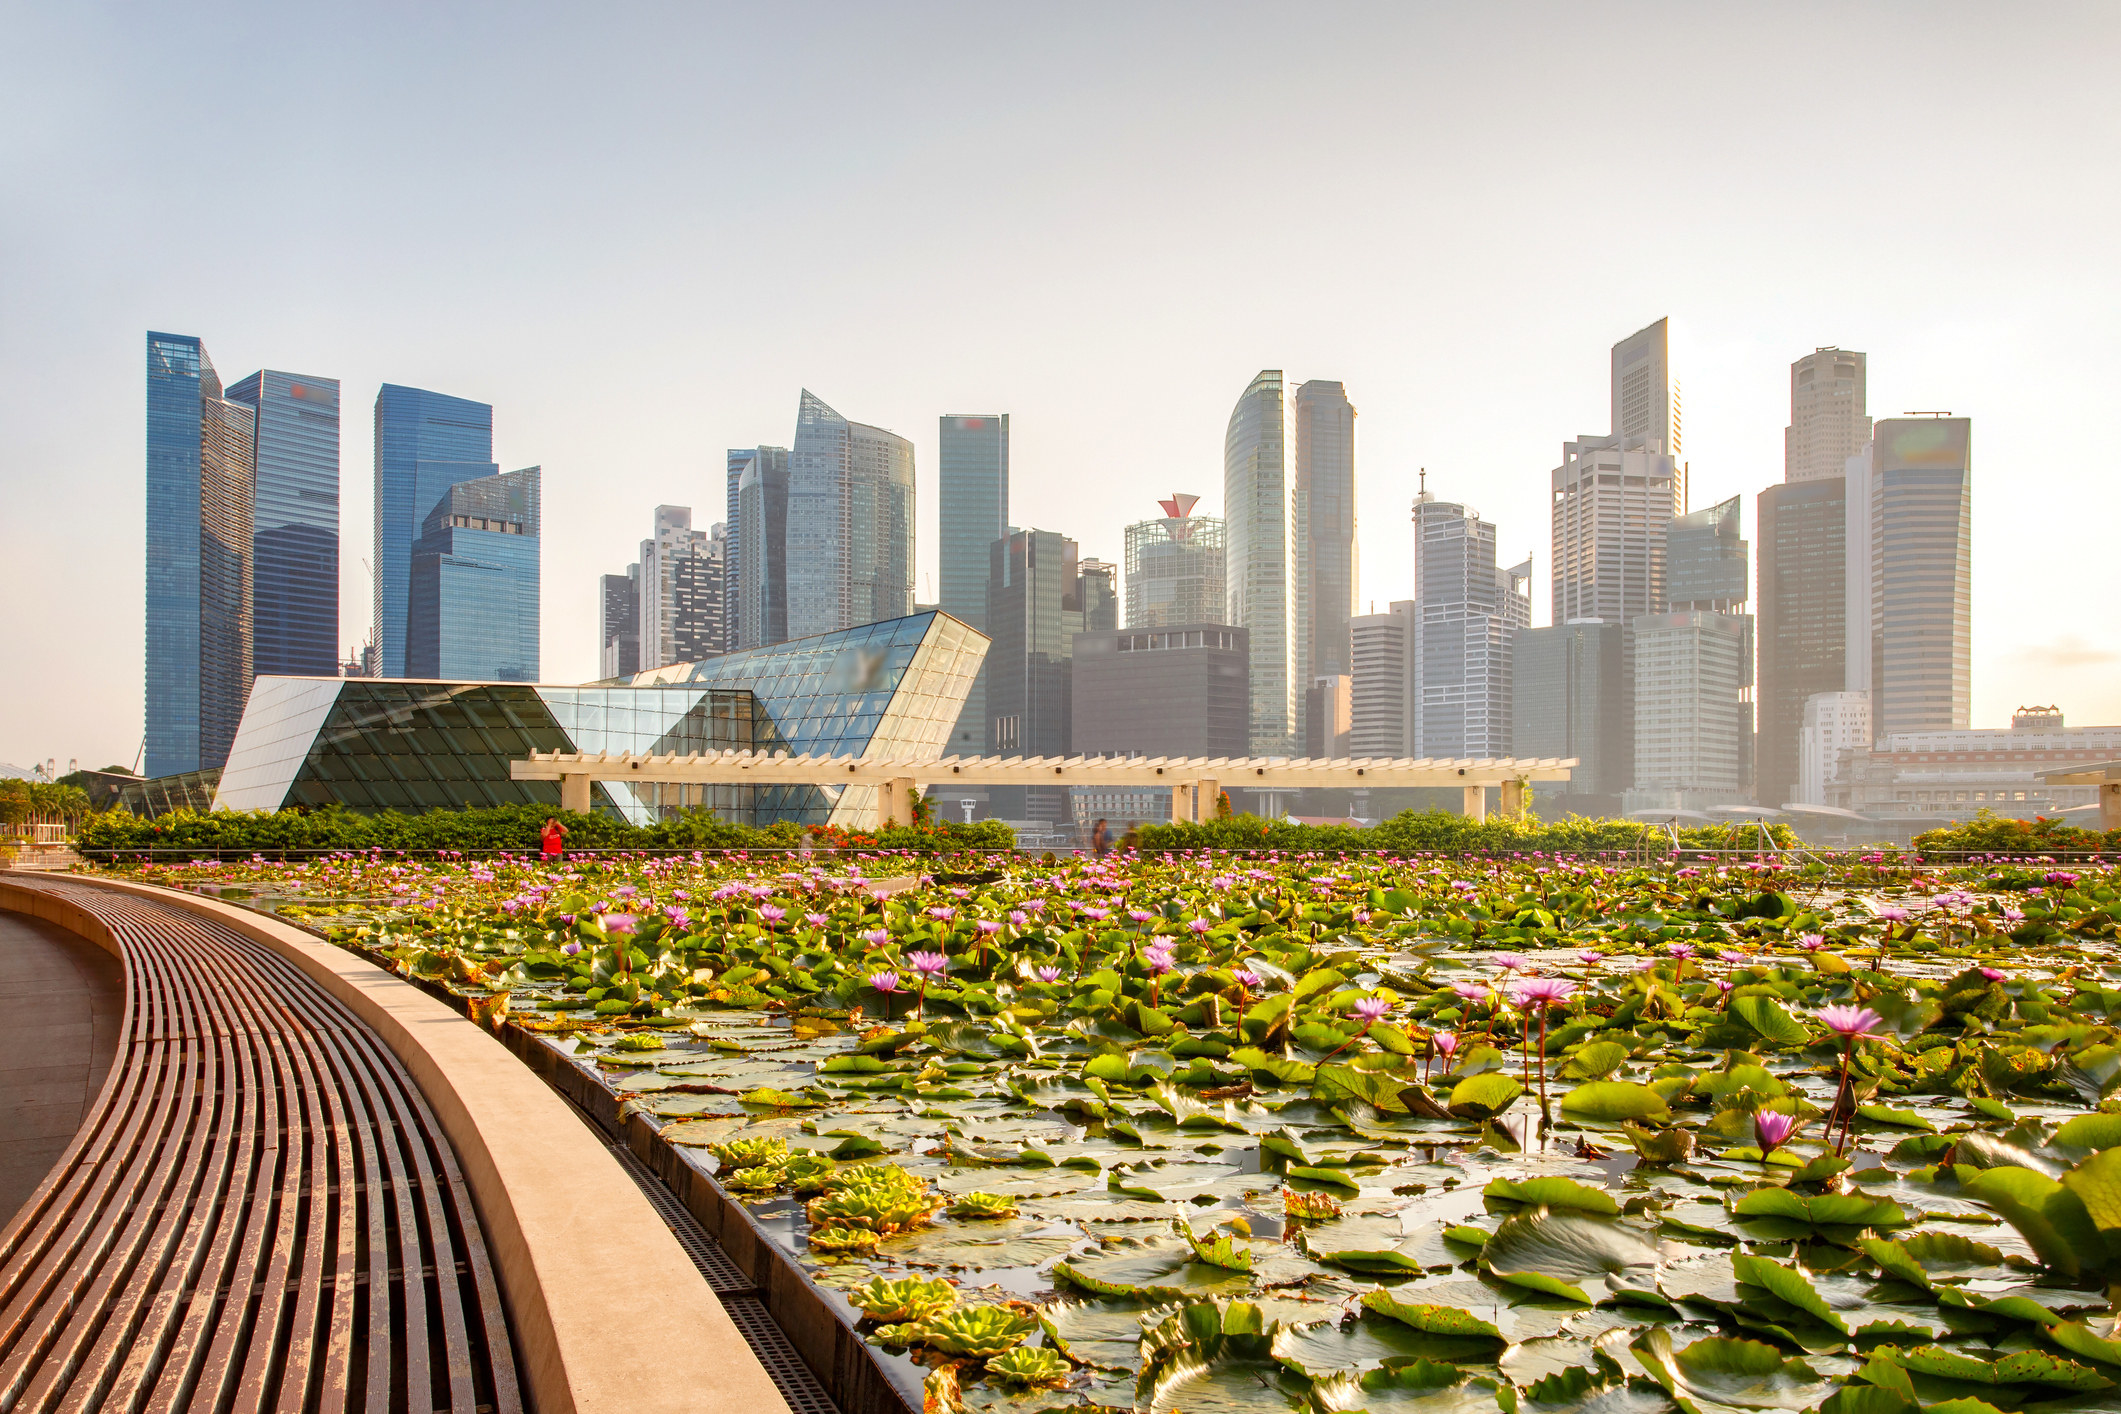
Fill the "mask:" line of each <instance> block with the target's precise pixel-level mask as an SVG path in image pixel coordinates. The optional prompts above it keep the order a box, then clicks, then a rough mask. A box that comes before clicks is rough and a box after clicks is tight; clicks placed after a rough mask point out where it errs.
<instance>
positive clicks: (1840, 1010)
mask: <svg viewBox="0 0 2121 1414" xmlns="http://www.w3.org/2000/svg"><path fill="white" fill-rule="evenodd" d="M1818 1016H1819V1019H1820V1021H1822V1022H1824V1023H1825V1025H1826V1029H1827V1030H1829V1031H1831V1032H1833V1033H1834V1034H1835V1035H1836V1036H1845V1037H1849V1038H1851V1039H1854V1038H1857V1037H1862V1036H1868V1035H1870V1034H1871V1033H1872V1032H1873V1031H1876V1030H1877V1029H1878V1028H1879V1027H1880V1026H1883V1025H1884V1024H1885V1018H1884V1017H1882V1016H1880V1015H1879V1014H1878V1013H1877V1012H1875V1011H1872V1010H1871V1009H1870V1008H1869V1007H1867V1006H1823V1007H1821V1008H1819V1012H1818Z"/></svg>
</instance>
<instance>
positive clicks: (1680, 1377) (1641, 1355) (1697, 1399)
mask: <svg viewBox="0 0 2121 1414" xmlns="http://www.w3.org/2000/svg"><path fill="white" fill-rule="evenodd" d="M1630 1348H1631V1349H1632V1350H1633V1351H1634V1352H1635V1355H1636V1358H1638V1359H1639V1360H1641V1361H1642V1365H1643V1368H1644V1369H1646V1370H1648V1371H1649V1372H1650V1377H1651V1378H1652V1379H1654V1380H1656V1381H1657V1383H1658V1384H1660V1385H1662V1386H1663V1387H1664V1391H1665V1393H1666V1394H1669V1395H1671V1396H1672V1398H1673V1399H1674V1400H1675V1401H1677V1402H1678V1403H1679V1404H1680V1405H1681V1406H1682V1407H1685V1408H1690V1409H1697V1410H1698V1411H1699V1414H1708V1410H1709V1408H1710V1407H1714V1406H1726V1407H1732V1408H1738V1409H1810V1408H1812V1407H1813V1406H1815V1405H1817V1404H1818V1403H1819V1402H1820V1401H1821V1400H1822V1399H1824V1398H1825V1397H1826V1395H1827V1392H1828V1387H1827V1386H1826V1384H1825V1383H1824V1382H1822V1381H1821V1380H1820V1378H1819V1374H1818V1372H1817V1371H1815V1370H1814V1369H1813V1368H1812V1367H1811V1366H1809V1365H1807V1364H1805V1363H1804V1362H1803V1361H1802V1360H1785V1359H1784V1358H1783V1357H1782V1353H1781V1352H1780V1351H1778V1350H1776V1349H1775V1347H1773V1346H1772V1345H1762V1344H1761V1343H1760V1342H1759V1341H1757V1340H1732V1339H1730V1338H1729V1337H1726V1336H1709V1337H1706V1338H1704V1339H1702V1340H1697V1341H1694V1342H1693V1343H1692V1344H1690V1345H1686V1346H1683V1347H1681V1348H1679V1349H1677V1350H1675V1349H1673V1347H1672V1334H1671V1332H1670V1331H1667V1330H1665V1329H1663V1328H1662V1327H1658V1328H1655V1329H1652V1330H1649V1331H1646V1332H1644V1333H1643V1335H1642V1336H1641V1337H1640V1338H1639V1339H1638V1340H1636V1341H1635V1343H1634V1345H1633V1346H1631V1347H1630Z"/></svg>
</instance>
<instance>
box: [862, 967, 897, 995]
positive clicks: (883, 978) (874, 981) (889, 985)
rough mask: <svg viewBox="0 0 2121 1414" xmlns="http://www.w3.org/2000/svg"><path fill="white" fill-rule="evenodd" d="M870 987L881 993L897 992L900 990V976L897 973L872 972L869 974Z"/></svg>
mask: <svg viewBox="0 0 2121 1414" xmlns="http://www.w3.org/2000/svg"><path fill="white" fill-rule="evenodd" d="M869 985H870V986H872V987H874V988H876V990H878V991H879V992H896V991H897V990H898V974H897V973H896V972H872V973H870V974H869Z"/></svg>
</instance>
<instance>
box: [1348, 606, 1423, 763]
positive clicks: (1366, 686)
mask: <svg viewBox="0 0 2121 1414" xmlns="http://www.w3.org/2000/svg"><path fill="white" fill-rule="evenodd" d="M1414 617H1415V608H1414V601H1413V600H1411V599H1400V600H1395V601H1394V602H1393V603H1392V604H1391V605H1389V606H1388V607H1387V609H1386V611H1385V612H1384V613H1382V614H1359V615H1357V616H1356V617H1355V618H1353V619H1351V620H1349V622H1348V630H1349V637H1350V639H1351V640H1352V641H1353V644H1354V659H1355V666H1354V672H1353V674H1352V677H1353V678H1354V682H1353V683H1352V684H1351V685H1350V689H1349V691H1350V695H1351V699H1352V700H1351V702H1350V704H1349V718H1350V722H1349V729H1348V754H1349V755H1350V756H1412V755H1413V754H1414V751H1413V741H1414V711H1413V700H1414V699H1413V683H1414V670H1413V665H1412V663H1411V661H1410V659H1409V656H1408V655H1409V652H1410V650H1411V648H1412V646H1413V643H1414Z"/></svg>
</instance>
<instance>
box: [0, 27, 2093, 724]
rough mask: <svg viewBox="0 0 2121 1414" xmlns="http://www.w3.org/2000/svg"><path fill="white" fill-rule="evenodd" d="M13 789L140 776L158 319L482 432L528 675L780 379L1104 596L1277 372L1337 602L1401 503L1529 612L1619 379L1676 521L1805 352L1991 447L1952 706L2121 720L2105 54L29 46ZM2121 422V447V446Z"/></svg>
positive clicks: (1398, 40)
mask: <svg viewBox="0 0 2121 1414" xmlns="http://www.w3.org/2000/svg"><path fill="white" fill-rule="evenodd" d="M5 16H6V33H7V36H8V38H7V42H6V44H5V45H4V46H0V593H4V595H5V598H4V601H0V761H14V762H18V763H21V764H24V765H27V764H28V763H30V762H31V761H32V760H41V759H43V758H45V757H47V756H56V757H58V758H59V759H60V762H61V764H62V766H63V765H64V763H65V761H66V760H67V759H68V758H69V757H79V758H81V760H82V763H83V764H84V765H102V764H104V763H105V762H106V761H117V762H126V763H130V762H131V761H132V760H133V758H134V755H135V753H136V752H137V750H138V748H139V741H140V734H141V638H142V627H141V617H142V613H141V580H142V569H141V505H142V499H143V491H142V481H143V446H142V442H143V419H144V413H143V403H144V393H143V369H144V358H145V356H144V352H143V334H144V332H145V331H146V330H148V329H150V328H153V329H162V330H171V331H176V332H181V333H191V334H197V335H199V336H200V337H202V338H203V339H204V340H205V342H206V346H207V348H208V350H209V352H210V353H211V354H212V356H213V358H214V360H215V363H216V364H217V365H218V367H219V368H220V370H221V372H222V374H223V375H224V376H225V377H227V378H229V379H234V378H237V377H240V376H242V375H244V374H246V373H249V372H250V371H251V370H253V369H255V368H258V367H260V366H264V367H274V368H280V369H286V370H290V371H295V372H304V373H312V374H319V375H326V376H336V377H338V378H339V379H340V380H342V383H343V388H344V409H345V411H344V418H343V439H344V440H343V444H342V448H341V457H342V468H343V477H344V483H343V501H342V533H343V535H344V578H343V583H342V585H341V605H342V620H343V627H342V639H343V642H345V643H348V644H351V643H353V642H356V641H358V640H359V639H360V638H361V637H362V636H363V635H364V634H365V631H366V627H367V623H368V617H369V612H370V585H369V581H368V577H367V573H366V571H365V570H364V568H363V564H362V562H363V560H364V559H366V558H368V557H370V555H371V553H372V552H371V540H370V536H371V534H372V531H371V525H370V505H371V501H372V485H373V482H372V476H373V471H372V466H373V464H372V461H371V448H370V442H371V436H370V429H371V421H370V408H371V406H372V404H373V402H374V398H375V391H376V387H377V385H378V384H379V383H382V382H385V381H390V382H398V383H409V384H414V385H417V386H420V387H425V388H432V389H437V390H440V391H444V392H449V393H455V394H459V395H462V396H465V397H471V398H477V399H481V400H483V401H487V402H490V403H492V404H493V405H494V427H495V448H494V450H495V455H496V457H497V458H498V459H499V460H500V461H501V462H502V463H503V464H504V466H506V467H516V466H524V465H528V464H531V463H539V464H542V465H543V466H544V468H545V517H546V519H545V546H544V553H545V562H544V563H545V573H544V596H545V600H544V672H545V676H546V677H547V678H549V679H551V680H555V681H569V680H580V679H583V678H586V677H589V676H591V675H593V673H594V672H595V670H596V666H597V660H596V626H595V616H594V615H595V601H594V588H595V580H596V576H597V575H598V574H600V573H603V572H606V571H617V570H621V569H623V568H624V566H625V565H626V563H627V562H628V561H629V560H630V559H631V558H633V555H634V551H635V546H636V544H637V542H638V541H639V540H640V538H641V536H642V535H643V534H644V533H645V532H646V530H647V527H648V525H649V516H650V511H651V508H652V507H653V506H654V505H655V504H657V503H658V502H672V503H679V504H688V503H689V504H691V505H693V506H694V507H696V508H697V511H698V515H697V517H696V518H697V519H698V520H700V521H702V522H705V521H708V520H714V519H719V518H720V510H719V508H720V506H721V498H722V494H723V492H722V462H723V452H724V449H725V448H727V447H730V446H745V445H755V444H757V443H760V442H771V443H777V444H781V445H786V444H787V442H788V441H789V439H790V437H791V436H792V435H793V432H794V420H795V411H796V400H797V395H798V392H799V390H800V389H802V388H804V387H809V388H811V389H813V390H815V391H816V392H817V393H818V394H819V395H820V396H821V397H823V398H824V399H825V400H826V401H827V402H829V403H831V404H832V405H833V406H834V407H836V408H838V409H839V410H840V411H841V412H842V413H844V414H846V415H847V416H849V417H851V418H854V419H856V420H858V421H865V422H873V423H877V424H880V425H882V426H885V427H890V428H892V429H894V430H896V431H898V432H901V433H903V434H905V435H907V436H909V437H911V438H912V439H913V440H914V443H915V445H916V448H917V454H916V455H917V465H918V473H919V480H920V537H921V541H920V568H919V576H920V577H919V583H918V586H917V592H918V594H919V597H921V598H922V599H928V598H930V597H932V592H933V576H934V568H935V529H934V527H935V501H934V495H933V490H934V484H935V481H934V476H935V445H936V418H937V416H938V415H939V414H942V413H946V412H1008V413H1010V414H1012V416H1013V423H1012V429H1011V430H1012V434H1013V437H1012V441H1013V451H1014V456H1015V468H1014V471H1015V475H1014V483H1013V486H1012V491H1011V496H1012V501H1011V510H1012V515H1011V519H1012V520H1013V521H1014V522H1016V523H1017V524H1019V525H1027V526H1038V527H1041V528H1048V529H1053V530H1059V531H1062V532H1064V533H1067V534H1070V535H1073V536H1074V537H1075V538H1076V539H1077V540H1079V541H1080V542H1081V543H1082V546H1083V550H1084V553H1086V554H1093V555H1101V556H1104V557H1106V558H1111V559H1117V558H1118V557H1119V554H1120V550H1121V537H1120V530H1121V527H1122V526H1123V525H1125V524H1126V523H1127V522H1129V521H1133V520H1139V519H1143V518H1146V517H1147V516H1150V515H1153V514H1156V510H1155V506H1154V500H1155V498H1156V497H1157V496H1160V495H1167V494H1169V493H1170V492H1172V491H1174V490H1177V491H1192V492H1196V493H1198V494H1200V495H1201V496H1202V497H1203V503H1202V507H1201V509H1202V510H1204V511H1219V510H1220V508H1221V505H1222V444H1223V428H1224V423H1225V421H1226V419H1227V418H1228V416H1229V412H1230V407H1231V404H1232V403H1233V402H1234V401H1235V399H1236V398H1237V396H1238V394H1239V393H1241V392H1242V391H1243V389H1244V387H1245V385H1246V383H1247V382H1248V381H1249V380H1250V379H1251V377H1252V375H1253V374H1254V373H1255V372H1257V371H1258V370H1259V369H1261V368H1277V367H1278V368H1281V369H1284V370H1286V371H1287V373H1288V374H1289V376H1290V378H1291V379H1292V381H1300V380H1303V379H1309V378H1333V379H1340V380H1342V381H1343V382H1345V383H1346V384H1347V387H1348V390H1349V394H1350V396H1351V398H1352V399H1353V401H1354V403H1355V405H1356V407H1357V409H1358V412H1359V416H1358V419H1357V423H1356V431H1357V464H1356V465H1357V480H1358V485H1359V488H1360V518H1361V523H1360V538H1361V544H1360V550H1361V570H1362V580H1361V598H1362V600H1363V604H1364V607H1365V608H1366V607H1367V606H1368V604H1369V603H1370V602H1371V601H1375V602H1376V603H1378V604H1380V605H1382V604H1383V603H1385V602H1386V601H1388V600H1390V599H1394V598H1402V597H1406V596H1407V595H1408V594H1409V592H1410V589H1411V583H1412V575H1411V530H1410V526H1409V524H1408V514H1407V508H1408V501H1409V498H1410V497H1411V495H1412V494H1413V491H1414V483H1415V470H1416V468H1417V467H1420V466H1426V467H1427V468H1428V469H1429V475H1430V481H1429V485H1430V487H1431V489H1433V490H1435V491H1437V492H1439V493H1441V494H1443V495H1444V496H1446V497H1448V498H1451V499H1463V500H1467V501H1470V502H1471V503H1472V504H1473V505H1475V506H1476V507H1478V508H1479V509H1480V510H1481V511H1482V512H1483V513H1484V514H1485V515H1486V516H1487V517H1488V518H1489V519H1491V520H1494V521H1496V522H1498V523H1499V525H1500V527H1501V543H1502V549H1503V553H1504V554H1505V556H1506V557H1507V558H1508V559H1509V560H1515V559H1517V558H1520V557H1521V556H1522V555H1523V554H1524V553H1525V552H1527V551H1531V552H1535V553H1536V554H1537V557H1538V560H1537V577H1536V579H1535V581H1534V604H1535V613H1536V615H1537V617H1538V620H1539V621H1540V622H1544V621H1545V614H1546V605H1547V594H1548V586H1547V582H1546V578H1545V570H1546V562H1547V558H1548V555H1547V550H1548V547H1547V538H1548V537H1547V522H1546V506H1545V503H1546V495H1547V491H1546V488H1547V473H1548V471H1549V470H1550V469H1551V468H1552V467H1553V466H1554V465H1555V464H1556V462H1557V460H1558V458H1559V451H1560V444H1561V443H1562V441H1563V440H1565V439H1567V438H1569V437H1572V436H1574V435H1576V434H1578V433H1603V432H1604V431H1606V430H1607V423H1608V417H1607V394H1606V376H1607V349H1608V346H1609V345H1610V344H1611V343H1612V342H1613V341H1614V340H1616V339H1618V338H1620V337H1622V336H1624V335H1626V334H1628V333H1630V332H1632V331H1633V330H1635V329H1637V328H1640V327H1641V326H1643V325H1645V324H1648V323H1650V322H1651V321H1652V320H1655V319H1657V318H1659V317H1661V316H1665V315H1669V316H1671V318H1672V320H1673V323H1674V327H1675V330H1676V339H1677V341H1678V348H1677V355H1676V356H1677V366H1678V372H1679V375H1680V378H1681V381H1682V385H1683V394H1684V405H1685V427H1686V453H1687V460H1688V461H1689V462H1690V464H1691V468H1692V482H1693V503H1694V505H1695V506H1696V507H1699V506H1701V505H1705V504H1708V503H1709V502H1711V501H1715V500H1721V499H1722V498H1724V497H1725V496H1728V495H1732V494H1736V493H1743V494H1745V495H1746V496H1747V498H1748V500H1747V506H1746V527H1747V534H1748V536H1749V537H1750V536H1751V535H1752V530H1753V505H1752V502H1751V499H1750V498H1751V497H1752V495H1753V494H1754V493H1755V492H1757V491H1759V490H1760V489H1761V488H1762V487H1763V486H1765V485H1766V484H1768V483H1769V482H1772V481H1775V480H1779V479H1780V477H1781V472H1782V429H1783V426H1784V424H1785V422H1786V421H1787V413H1788V381H1789V373H1788V365H1789V363H1790V361H1791V360H1792V359H1793V358H1795V357H1797V356H1798V355H1800V354H1802V353H1805V352H1807V351H1809V350H1810V349H1812V348H1813V347H1815V346H1818V345H1824V344H1838V345H1841V346H1843V347H1846V348H1854V349H1862V350H1864V351H1866V352H1867V353H1869V355H1870V359H1871V363H1870V409H1871V412H1872V413H1873V414H1874V415H1892V414H1895V413H1898V412H1901V411H1904V410H1909V409H1918V408H1919V409H1940V408H1949V409H1952V410H1953V411H1955V412H1958V413H1961V414H1970V415H1971V416H1972V417H1973V419H1974V467H1975V493H1974V707H1975V714H1974V720H1975V725H1977V726H1994V725H2001V724H2003V723H2004V722H2005V721H2006V720H2007V718H2008V714H2009V712H2010V709H2011V708H2012V707H2013V706H2015V705H2016V704H2018V703H2019V702H2036V701H2037V702H2043V703H2044V702H2048V701H2055V702H2059V703H2060V704H2061V705H2062V706H2063V708H2064V709H2065V710H2066V711H2067V712H2068V714H2069V717H2070V719H2071V720H2072V721H2073V722H2076V723H2080V724H2081V723H2087V722H2094V721H2097V722H2115V721H2121V642H2117V636H2116V622H2117V614H2116V607H2115V606H2116V604H2117V603H2121V593H2117V591H2121V553H2117V544H2116V534H2115V532H2116V528H2117V525H2121V490H2117V489H2116V477H2115V475H2114V473H2113V470H2112V464H2113V455H2114V453H2113V443H2112V442H2111V441H2110V440H2109V432H2110V431H2111V428H2109V427H2108V423H2107V419H2108V418H2109V417H2111V416H2112V415H2113V406H2114V400H2115V390H2116V389H2117V387H2121V352H2117V346H2116V341H2115V338H2114V333H2113V330H2114V328H2115V326H2116V314H2117V310H2116V295H2117V285H2121V281H2117V276H2116V261H2115V257H2114V248H2115V247H2114V232H2115V230H2116V229H2117V227H2121V186H2117V183H2116V181H2115V173H2116V171H2117V170H2121V162H2117V158H2121V152H2117V146H2121V144H2117V141H2116V139H2117V126H2121V120H2117V114H2121V100H2117V99H2116V97H2115V91H2114V87H2113V83H2112V74H2111V66H2112V60H2113V56H2114V54H2115V53H2116V52H2117V47H2116V46H2117V40H2121V8H2116V7H2114V6H2112V5H2110V4H2102V5H2082V6H2073V5H2028V6H1998V5H1993V4H1990V5H1978V6H1977V5H1945V4H1892V5H1866V4H1860V3H1847V2H1846V0H1844V3H1836V4H1817V5H1806V4H1794V3H1780V4H1776V5H1772V6H1736V5H1716V6H1703V5H1699V4H1691V3H1689V4H1638V5H1622V4H1607V5H1597V6H1581V5H1575V4H1557V5H1512V4H1497V5H1484V6H1467V5H1459V4H1453V5H1416V4H1405V3H1398V4H1379V5H1351V6H1329V5H1321V4H1315V3H1314V4H1308V5H1301V6H1291V5H1286V4H1283V5H1272V6H1268V5H1243V4H1232V3H1213V4H1207V3H1203V4H1197V5H1178V4H1166V5H1156V4H1147V5H1145V4H1139V3H1134V4H1124V5H1110V6H1107V5H1098V4H1071V5H1066V6H1048V7H1038V8H1037V9H1036V10H1034V9H1033V8H1032V7H1028V6H1012V5H995V4H982V5H964V6H944V5H893V4H882V3H871V4H859V5H857V4H846V5H831V4H812V5H806V6H779V7H769V6H760V5H742V6H707V5H685V6H671V7H667V8H660V9H659V8H656V7H650V6H645V5H634V6H591V7H584V6H580V5H570V6H566V7H564V8H563V7H560V6H557V5H536V4H518V5H500V4H492V5H484V6H476V7H474V6H452V5H439V4H422V5H395V6H394V5H382V4H368V5H362V6H350V5H348V6H338V7H330V6H300V5H284V4H282V5H272V6H263V5H252V4H243V3H237V4H223V5H217V6H213V7H209V8H204V9H201V8H197V7H190V6H169V5H153V6H150V5H147V4H138V5H133V6H124V7H110V6H96V5H89V4H71V5H30V4H24V3H17V4H12V5H9V6H7V7H6V11H5ZM2102 428H2105V429H2107V430H2105V431H2102V430H2101V429H2102Z"/></svg>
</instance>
